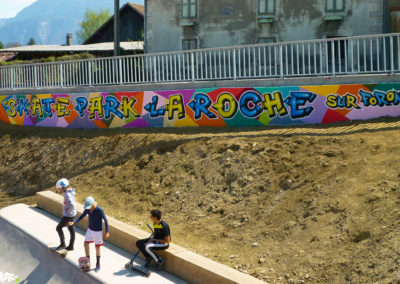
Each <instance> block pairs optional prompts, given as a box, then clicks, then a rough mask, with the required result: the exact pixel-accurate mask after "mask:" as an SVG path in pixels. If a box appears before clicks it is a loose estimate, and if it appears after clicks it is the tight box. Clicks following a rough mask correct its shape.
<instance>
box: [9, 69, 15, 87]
mask: <svg viewBox="0 0 400 284" xmlns="http://www.w3.org/2000/svg"><path fill="white" fill-rule="evenodd" d="M10 77H11V78H10V79H11V82H10V83H11V89H14V68H11V72H10Z"/></svg>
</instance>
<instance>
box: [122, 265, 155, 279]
mask: <svg viewBox="0 0 400 284" xmlns="http://www.w3.org/2000/svg"><path fill="white" fill-rule="evenodd" d="M125 268H126V269H131V270H134V271H137V272H140V273H142V274H144V276H146V277H150V274H151V270H150V268H146V267H144V266H142V265H140V264H137V263H134V262H132V263H131V262H128V263H127V264H125Z"/></svg>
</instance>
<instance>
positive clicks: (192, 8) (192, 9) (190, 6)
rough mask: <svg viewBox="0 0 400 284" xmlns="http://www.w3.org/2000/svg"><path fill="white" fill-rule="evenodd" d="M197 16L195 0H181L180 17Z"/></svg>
mask: <svg viewBox="0 0 400 284" xmlns="http://www.w3.org/2000/svg"><path fill="white" fill-rule="evenodd" d="M196 16H197V0H182V18H195V17H196Z"/></svg>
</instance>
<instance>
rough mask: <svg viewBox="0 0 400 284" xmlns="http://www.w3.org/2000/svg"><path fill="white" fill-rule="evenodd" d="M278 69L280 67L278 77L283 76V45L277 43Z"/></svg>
mask: <svg viewBox="0 0 400 284" xmlns="http://www.w3.org/2000/svg"><path fill="white" fill-rule="evenodd" d="M279 65H280V66H279V69H280V77H281V78H283V46H282V44H280V45H279Z"/></svg>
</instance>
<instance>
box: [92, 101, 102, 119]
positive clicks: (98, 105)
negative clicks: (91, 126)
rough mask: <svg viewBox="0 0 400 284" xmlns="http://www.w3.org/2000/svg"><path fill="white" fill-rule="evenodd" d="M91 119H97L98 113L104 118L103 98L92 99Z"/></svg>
mask: <svg viewBox="0 0 400 284" xmlns="http://www.w3.org/2000/svg"><path fill="white" fill-rule="evenodd" d="M89 112H90V115H89V119H93V118H95V117H96V112H97V114H98V115H99V117H100V118H103V97H95V98H91V99H90V106H89Z"/></svg>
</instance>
